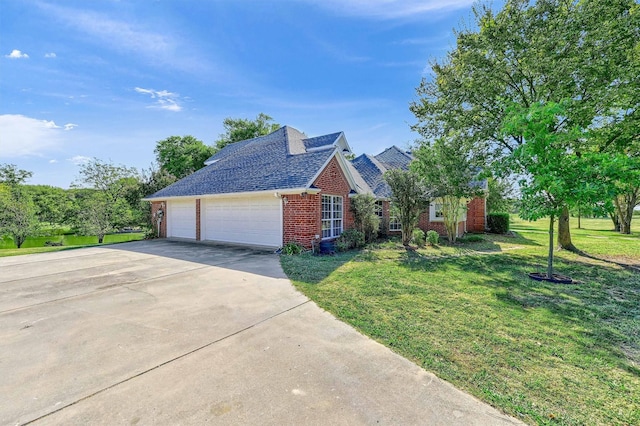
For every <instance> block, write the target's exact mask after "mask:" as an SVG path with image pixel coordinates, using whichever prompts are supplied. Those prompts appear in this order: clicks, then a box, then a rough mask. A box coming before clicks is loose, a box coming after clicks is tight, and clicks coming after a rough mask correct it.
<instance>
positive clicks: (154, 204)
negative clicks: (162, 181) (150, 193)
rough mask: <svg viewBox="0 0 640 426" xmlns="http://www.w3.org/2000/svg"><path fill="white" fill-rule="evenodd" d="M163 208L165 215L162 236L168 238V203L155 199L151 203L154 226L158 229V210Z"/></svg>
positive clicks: (161, 228)
mask: <svg viewBox="0 0 640 426" xmlns="http://www.w3.org/2000/svg"><path fill="white" fill-rule="evenodd" d="M160 208H162V211H163V212H164V216H163V217H162V222H161V224H160V235H158V237H160V238H167V203H166V202H164V201H154V202H152V203H151V217H152V218H153V226H154V230H155V231H156V232H157V231H158V223H157V222H156V217H157V215H158V210H160Z"/></svg>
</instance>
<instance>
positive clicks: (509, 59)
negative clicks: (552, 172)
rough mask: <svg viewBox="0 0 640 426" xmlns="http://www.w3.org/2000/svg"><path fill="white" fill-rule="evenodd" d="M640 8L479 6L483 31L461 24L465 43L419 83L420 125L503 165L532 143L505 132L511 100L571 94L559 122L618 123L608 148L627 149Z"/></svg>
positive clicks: (553, 1)
mask: <svg viewBox="0 0 640 426" xmlns="http://www.w3.org/2000/svg"><path fill="white" fill-rule="evenodd" d="M638 11H639V6H638V5H637V4H636V2H635V1H634V0H613V1H607V2H603V1H599V0H583V1H566V0H536V1H535V2H531V1H529V0H507V2H506V4H505V5H504V7H503V8H502V10H500V11H498V12H497V13H494V12H493V11H492V10H491V9H490V7H489V6H488V5H478V6H475V7H474V9H473V12H474V18H475V24H476V25H477V28H478V29H477V30H476V29H467V28H465V29H462V30H459V31H457V32H456V36H457V45H456V48H455V49H453V50H452V51H451V52H449V53H448V55H447V57H446V59H445V60H444V61H441V62H437V61H434V62H433V63H432V75H431V76H429V77H428V78H424V79H423V80H422V82H421V84H420V86H419V87H418V89H417V93H418V95H419V99H418V100H417V101H415V102H413V103H412V104H411V105H410V109H411V111H412V112H413V113H414V114H415V115H416V117H417V119H418V123H417V124H416V125H415V126H414V127H413V128H414V129H415V130H416V131H418V132H419V133H420V134H421V135H422V136H423V138H424V139H426V140H435V139H437V138H439V137H442V136H443V135H447V134H451V133H452V132H457V134H458V135H459V136H460V137H464V138H465V139H466V140H467V142H468V144H469V145H470V146H473V147H474V149H476V150H477V151H478V155H479V156H484V157H485V158H486V160H487V162H489V163H491V162H496V163H499V162H500V161H502V160H503V159H504V158H505V157H506V156H509V155H511V154H512V153H513V152H514V151H515V150H516V149H517V148H518V147H519V146H521V145H522V144H523V143H524V138H523V136H522V135H521V134H517V133H515V134H509V133H507V132H504V131H501V129H502V128H503V126H502V124H503V122H504V121H505V119H506V118H507V113H508V109H509V108H510V106H511V105H513V104H515V105H518V106H519V107H521V108H523V109H526V108H529V107H531V106H532V105H535V104H536V103H538V102H556V103H560V102H561V101H562V100H565V99H571V100H572V102H571V103H570V104H567V105H566V110H565V112H564V114H565V116H564V117H563V119H562V120H561V122H560V123H558V124H562V125H567V126H569V127H572V126H580V127H582V128H590V127H599V126H604V125H606V126H607V127H609V126H610V125H612V123H616V125H615V126H613V127H612V132H611V137H610V138H609V139H608V142H607V144H608V145H607V146H608V147H610V149H619V146H618V145H617V144H616V143H614V142H613V141H620V138H619V137H617V136H616V135H618V134H620V133H623V134H624V132H621V130H620V129H622V128H627V129H628V128H636V129H637V126H638V124H637V123H638V112H637V107H638V97H637V96H638V95H637V93H639V92H640V90H638V84H639V83H638V78H637V75H638V67H637V63H638V61H637V57H638V51H637V39H638V36H639V34H638V28H639V25H638V20H639V19H640V13H638ZM470 28H471V27H470ZM613 128H615V129H617V131H613ZM636 133H637V132H636ZM580 142H582V143H585V144H586V145H589V144H590V143H591V141H580ZM603 146H604V144H603ZM616 147H618V148H616ZM565 212H567V211H566V210H565ZM566 217H567V219H568V216H566ZM558 226H559V237H560V241H559V242H560V244H561V245H562V246H565V247H572V244H571V241H570V233H569V228H568V220H560V221H559V225H558Z"/></svg>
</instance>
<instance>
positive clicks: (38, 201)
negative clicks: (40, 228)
mask: <svg viewBox="0 0 640 426" xmlns="http://www.w3.org/2000/svg"><path fill="white" fill-rule="evenodd" d="M24 190H25V192H26V193H27V194H29V197H30V198H31V199H32V200H33V203H34V205H35V207H36V211H37V215H38V219H39V220H40V222H46V223H49V224H52V225H61V224H63V223H64V222H65V218H66V217H67V211H68V210H69V209H70V208H71V206H72V200H71V198H70V196H69V194H68V193H67V191H65V190H64V189H62V188H57V187H54V186H49V185H26V186H25V187H24Z"/></svg>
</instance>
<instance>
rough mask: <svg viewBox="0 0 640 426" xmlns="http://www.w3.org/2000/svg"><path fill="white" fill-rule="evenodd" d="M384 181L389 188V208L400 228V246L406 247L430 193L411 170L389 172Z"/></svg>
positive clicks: (426, 205)
mask: <svg viewBox="0 0 640 426" xmlns="http://www.w3.org/2000/svg"><path fill="white" fill-rule="evenodd" d="M384 180H385V181H386V182H387V183H388V184H389V186H390V187H391V208H392V209H393V210H394V213H395V216H396V218H397V219H398V221H399V222H400V225H401V227H402V244H404V245H405V246H408V245H409V243H410V242H411V238H412V236H413V230H414V229H415V228H416V226H417V225H418V220H419V218H420V213H422V212H423V211H424V209H426V208H427V207H428V206H429V200H430V198H431V193H430V192H429V190H427V188H426V187H425V185H424V184H423V183H422V180H421V179H420V177H419V176H418V175H417V174H416V173H415V172H413V171H411V170H402V169H392V170H389V171H387V172H386V173H385V174H384Z"/></svg>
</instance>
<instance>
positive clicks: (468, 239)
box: [458, 234, 484, 243]
mask: <svg viewBox="0 0 640 426" xmlns="http://www.w3.org/2000/svg"><path fill="white" fill-rule="evenodd" d="M458 241H460V242H462V243H479V242H480V241H484V238H482V235H476V234H469V235H465V236H464V237H462V238H458Z"/></svg>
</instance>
